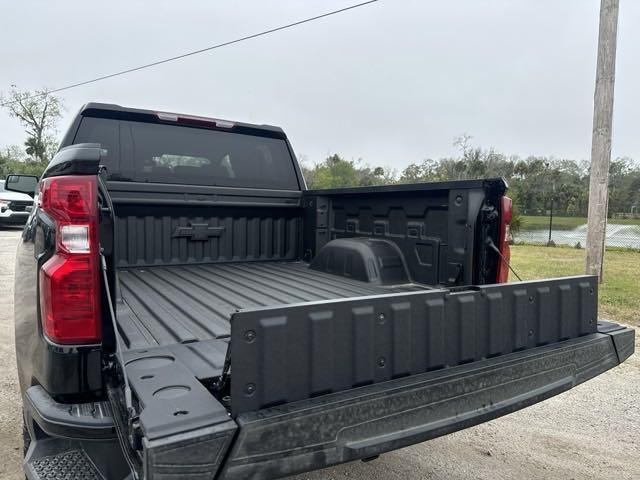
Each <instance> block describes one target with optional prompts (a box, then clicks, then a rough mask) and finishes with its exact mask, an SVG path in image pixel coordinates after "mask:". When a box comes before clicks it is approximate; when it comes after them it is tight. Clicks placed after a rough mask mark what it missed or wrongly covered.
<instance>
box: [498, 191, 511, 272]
mask: <svg viewBox="0 0 640 480" xmlns="http://www.w3.org/2000/svg"><path fill="white" fill-rule="evenodd" d="M512 216H513V206H512V203H511V199H510V198H509V197H502V198H501V199H500V233H499V235H500V236H499V238H498V240H499V245H498V248H499V249H500V254H501V257H500V264H499V266H498V274H497V276H496V283H506V282H507V281H508V280H509V264H508V262H509V261H511V248H509V229H510V225H511V217H512ZM505 260H506V262H505Z"/></svg>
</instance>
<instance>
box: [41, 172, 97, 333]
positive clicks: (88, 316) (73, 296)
mask: <svg viewBox="0 0 640 480" xmlns="http://www.w3.org/2000/svg"><path fill="white" fill-rule="evenodd" d="M97 197H98V185H97V177H96V176H94V175H69V176H61V177H52V178H46V179H43V180H42V181H41V182H40V195H39V198H38V201H39V202H40V208H41V209H42V211H44V212H45V213H46V214H47V215H48V216H49V217H50V218H51V219H52V220H53V221H54V222H55V231H56V246H55V253H54V254H53V256H52V257H51V258H50V259H49V260H47V261H46V262H45V263H44V265H43V266H42V268H41V270H40V279H39V281H40V312H41V317H42V328H43V330H44V333H45V335H46V336H47V337H48V338H49V339H51V340H52V341H53V342H55V343H60V344H83V343H98V342H100V340H101V338H102V325H101V318H100V278H99V266H100V262H99V253H100V252H99V251H98V248H99V247H98V198H97Z"/></svg>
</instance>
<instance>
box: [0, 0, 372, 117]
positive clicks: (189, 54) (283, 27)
mask: <svg viewBox="0 0 640 480" xmlns="http://www.w3.org/2000/svg"><path fill="white" fill-rule="evenodd" d="M377 1H378V0H368V1H366V2H361V3H357V4H355V5H350V6H348V7H344V8H340V9H338V10H332V11H330V12H326V13H322V14H320V15H316V16H314V17H309V18H305V19H302V20H298V21H296V22H293V23H288V24H286V25H281V26H279V27H275V28H270V29H268V30H263V31H261V32H258V33H253V34H251V35H246V36H244V37H240V38H236V39H234V40H228V41H226V42H222V43H217V44H215V45H211V46H210V47H205V48H201V49H199V50H192V51H190V52H186V53H182V54H180V55H176V56H174V57H169V58H164V59H162V60H157V61H155V62H151V63H146V64H144V65H140V66H137V67H132V68H127V69H126V70H120V71H118V72H114V73H109V74H107V75H102V76H101V77H96V78H92V79H91V80H85V81H82V82H77V83H72V84H70V85H66V86H64V87H60V88H54V89H53V90H47V91H46V92H43V93H40V94H36V95H31V96H29V97H27V98H25V99H23V100H27V99H31V98H37V97H44V96H45V95H48V94H51V93H57V92H62V91H64V90H70V89H72V88H76V87H81V86H83V85H88V84H90V83H95V82H100V81H102V80H107V79H108V78H113V77H119V76H121V75H127V74H129V73H133V72H137V71H139V70H144V69H146V68H151V67H156V66H158V65H162V64H163V63H169V62H173V61H175V60H180V59H183V58H186V57H192V56H194V55H199V54H201V53H205V52H210V51H211V50H216V49H218V48H222V47H228V46H229V45H234V44H236V43H240V42H244V41H247V40H252V39H254V38H258V37H262V36H264V35H269V34H271V33H275V32H279V31H281V30H286V29H287V28H292V27H296V26H298V25H302V24H303V23H309V22H313V21H315V20H320V19H322V18H325V17H330V16H332V15H337V14H339V13H343V12H346V11H348V10H353V9H355V8H359V7H364V6H365V5H369V4H371V3H376V2H377ZM12 103H15V100H13V101H11V100H10V101H8V102H4V103H0V106H2V107H6V106H7V105H10V104H12Z"/></svg>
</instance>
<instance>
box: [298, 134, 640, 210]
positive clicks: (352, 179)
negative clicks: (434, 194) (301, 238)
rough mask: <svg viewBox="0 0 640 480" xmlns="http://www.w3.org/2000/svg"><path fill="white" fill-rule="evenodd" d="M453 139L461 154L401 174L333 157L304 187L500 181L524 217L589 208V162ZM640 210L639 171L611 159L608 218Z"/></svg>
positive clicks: (311, 170) (309, 168)
mask: <svg viewBox="0 0 640 480" xmlns="http://www.w3.org/2000/svg"><path fill="white" fill-rule="evenodd" d="M470 140H471V137H469V136H468V135H465V136H463V137H461V138H458V139H456V140H455V142H454V145H456V146H458V147H459V149H460V155H459V156H456V157H452V158H440V159H437V160H436V159H431V158H427V159H425V160H423V161H422V162H419V163H412V164H410V165H409V166H407V167H406V168H404V169H403V170H402V171H400V172H395V171H392V170H389V169H387V168H385V167H380V166H378V167H372V166H369V165H366V164H364V163H363V162H362V161H358V160H356V161H354V160H347V159H344V158H342V157H340V156H339V155H337V154H334V155H330V156H329V157H327V158H326V159H325V160H324V161H322V162H320V163H317V164H314V165H308V164H306V165H305V164H304V163H303V172H304V174H305V178H306V180H307V185H308V186H309V188H334V187H339V186H371V185H383V184H389V183H415V182H437V181H447V180H470V179H479V178H494V177H503V178H504V179H505V180H506V181H507V183H508V184H509V196H511V197H512V199H513V200H514V205H515V209H516V210H517V212H518V213H519V214H523V215H545V214H547V212H548V211H549V210H550V209H551V208H553V212H554V215H561V216H586V215H587V210H588V206H589V199H588V195H589V162H588V161H586V160H583V161H577V160H571V159H559V158H554V157H544V156H529V157H525V158H522V157H519V156H517V155H505V154H503V153H500V152H496V151H495V150H493V149H483V148H480V147H474V146H471V144H470ZM639 211H640V166H639V165H638V164H637V163H635V162H634V161H633V160H632V159H630V158H615V159H612V161H611V165H610V168H609V214H610V215H614V214H620V213H632V212H635V213H638V212H639Z"/></svg>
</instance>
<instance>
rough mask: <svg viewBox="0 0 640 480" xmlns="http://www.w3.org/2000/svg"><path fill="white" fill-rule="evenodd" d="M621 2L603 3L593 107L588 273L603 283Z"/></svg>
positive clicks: (587, 249) (586, 266) (587, 251)
mask: <svg viewBox="0 0 640 480" xmlns="http://www.w3.org/2000/svg"><path fill="white" fill-rule="evenodd" d="M617 31H618V0H601V2H600V33H599V35H598V61H597V62H598V63H597V67H596V90H595V94H594V102H593V103H594V105H593V134H592V138H591V174H590V180H589V218H588V224H587V248H586V259H585V271H586V273H587V274H590V275H598V278H599V280H600V282H602V279H603V276H602V265H603V256H604V244H605V234H606V227H607V206H608V198H609V189H608V187H609V185H608V184H609V162H610V161H611V124H612V119H613V89H614V83H615V72H616V37H617Z"/></svg>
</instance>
